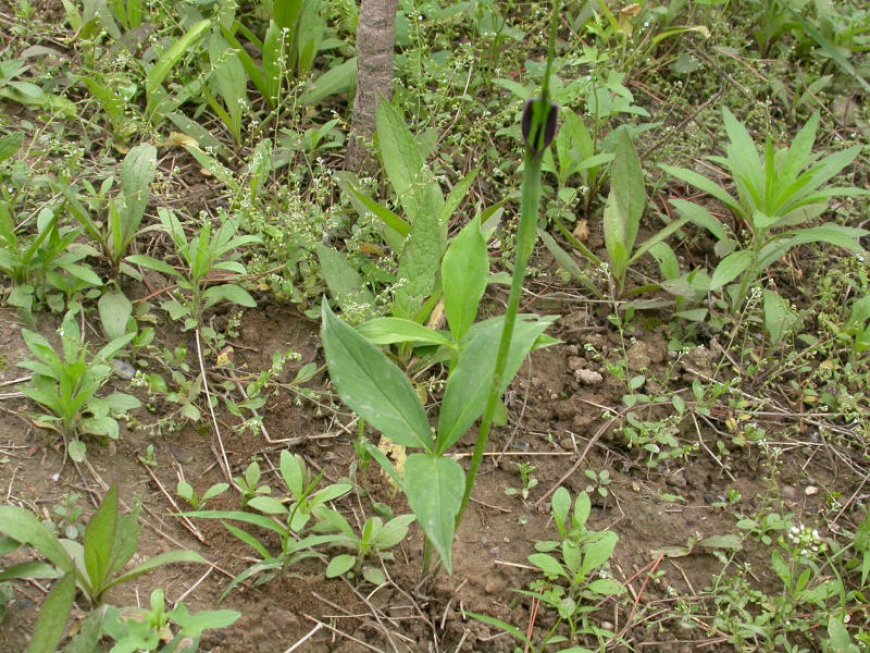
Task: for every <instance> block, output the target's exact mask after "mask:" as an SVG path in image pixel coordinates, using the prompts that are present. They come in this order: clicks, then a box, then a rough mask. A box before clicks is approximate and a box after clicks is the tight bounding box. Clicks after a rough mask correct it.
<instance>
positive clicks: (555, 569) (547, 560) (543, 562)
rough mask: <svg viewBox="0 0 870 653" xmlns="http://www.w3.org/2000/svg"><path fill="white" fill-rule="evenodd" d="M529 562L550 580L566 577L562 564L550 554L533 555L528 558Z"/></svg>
mask: <svg viewBox="0 0 870 653" xmlns="http://www.w3.org/2000/svg"><path fill="white" fill-rule="evenodd" d="M528 560H529V562H531V563H532V564H533V565H535V566H536V567H537V568H538V569H540V570H541V571H543V572H544V574H545V575H546V576H547V577H548V578H552V579H555V578H561V577H564V576H566V575H567V574H566V573H565V569H564V568H563V567H562V564H561V563H560V562H559V561H558V560H556V558H554V557H553V556H551V555H550V554H548V553H533V554H532V555H530V556H529V557H528Z"/></svg>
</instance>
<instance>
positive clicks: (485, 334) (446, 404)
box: [437, 315, 551, 453]
mask: <svg viewBox="0 0 870 653" xmlns="http://www.w3.org/2000/svg"><path fill="white" fill-rule="evenodd" d="M550 324H551V321H550V320H542V319H534V317H533V316H529V315H525V316H523V315H520V316H517V322H516V328H515V330H514V334H513V338H512V339H511V348H510V352H509V354H508V361H507V365H506V367H505V374H504V378H503V379H502V387H501V388H499V393H504V391H505V390H507V387H508V385H510V382H511V381H512V380H513V378H514V377H515V376H516V374H517V372H519V370H520V366H521V365H522V364H523V361H524V360H525V359H526V356H527V355H528V353H529V352H530V351H531V349H532V347H533V346H534V344H535V341H536V340H537V338H538V336H540V335H541V334H542V333H543V332H544V330H545V329H546V328H547V327H548V326H549V325H550ZM503 326H504V320H503V318H496V319H494V320H490V321H488V322H484V323H480V324H479V325H476V329H475V334H474V337H473V338H472V340H471V342H470V343H469V344H468V346H467V347H466V349H465V350H464V351H463V352H462V353H461V354H460V355H459V360H458V361H457V364H456V368H455V369H454V371H453V373H452V374H451V375H450V378H449V379H448V380H447V388H446V390H445V391H444V401H443V402H442V404H441V415H440V417H439V421H438V446H437V451H439V452H442V453H443V452H444V451H447V450H448V449H449V448H450V447H452V446H453V445H454V444H456V443H457V442H458V441H459V440H460V439H461V438H462V436H464V435H465V433H466V432H467V431H468V429H470V428H471V427H472V425H473V424H474V423H475V422H476V421H477V419H478V418H479V417H480V416H481V415H482V414H483V410H484V408H485V405H486V398H487V396H488V395H489V388H490V384H491V383H492V376H493V374H494V372H495V363H496V357H497V356H498V348H499V341H500V338H501V331H502V328H503Z"/></svg>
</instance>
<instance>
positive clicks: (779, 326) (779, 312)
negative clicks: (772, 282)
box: [764, 290, 798, 345]
mask: <svg viewBox="0 0 870 653" xmlns="http://www.w3.org/2000/svg"><path fill="white" fill-rule="evenodd" d="M797 324H798V316H797V314H796V313H795V311H794V310H793V309H792V307H791V304H790V303H789V302H788V301H786V300H785V299H783V298H782V297H781V296H779V295H778V294H777V293H775V292H773V291H772V290H765V291H764V329H765V330H766V331H767V335H768V336H769V337H770V341H771V343H773V344H774V345H778V344H779V343H780V342H782V339H783V338H784V337H785V336H787V335H788V334H789V333H791V332H792V331H794V328H795V327H796V326H797Z"/></svg>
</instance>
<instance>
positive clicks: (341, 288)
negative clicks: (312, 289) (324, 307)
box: [317, 244, 374, 309]
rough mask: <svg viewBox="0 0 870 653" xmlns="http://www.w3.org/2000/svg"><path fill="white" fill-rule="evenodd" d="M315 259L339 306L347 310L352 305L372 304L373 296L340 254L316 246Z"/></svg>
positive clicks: (328, 248) (330, 248)
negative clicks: (318, 262)
mask: <svg viewBox="0 0 870 653" xmlns="http://www.w3.org/2000/svg"><path fill="white" fill-rule="evenodd" d="M317 258H318V259H319V261H320V272H321V274H323V280H324V281H326V285H327V287H328V288H329V292H330V294H332V296H333V297H334V298H335V300H336V302H338V305H339V306H341V307H342V308H343V309H348V308H350V306H352V305H359V304H372V303H374V296H373V295H372V293H371V292H370V291H369V290H368V289H366V288H365V285H364V282H363V278H362V276H360V274H359V272H357V271H356V269H355V268H354V267H353V266H352V265H351V264H350V262H349V261H348V260H347V258H346V257H345V256H344V255H343V254H342V253H341V252H339V251H337V250H335V249H333V248H332V247H327V246H326V245H323V244H318V245H317Z"/></svg>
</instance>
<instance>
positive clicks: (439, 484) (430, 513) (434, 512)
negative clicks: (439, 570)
mask: <svg viewBox="0 0 870 653" xmlns="http://www.w3.org/2000/svg"><path fill="white" fill-rule="evenodd" d="M404 489H405V495H406V496H407V497H408V504H409V505H410V506H411V510H413V511H414V514H415V515H416V516H417V523H418V524H420V528H422V529H423V533H424V534H425V535H426V537H427V538H428V539H429V541H430V542H431V543H432V545H433V546H434V547H435V550H436V551H437V552H438V555H439V556H440V557H441V560H442V561H443V562H444V566H445V568H446V569H447V573H448V574H450V573H452V572H453V557H452V551H453V536H454V534H455V528H456V515H457V514H459V507H460V506H461V505H462V494H463V491H464V489H465V473H464V472H463V471H462V467H460V466H459V463H457V462H456V461H455V460H453V459H452V458H443V457H441V456H437V455H431V454H419V453H415V454H411V455H410V456H408V460H406V461H405V481H404Z"/></svg>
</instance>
